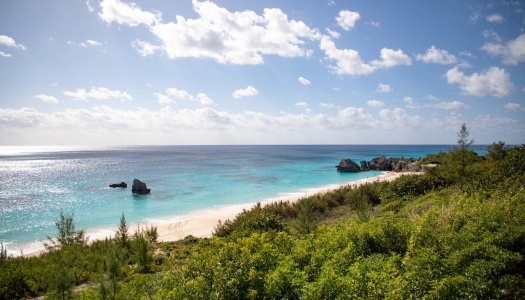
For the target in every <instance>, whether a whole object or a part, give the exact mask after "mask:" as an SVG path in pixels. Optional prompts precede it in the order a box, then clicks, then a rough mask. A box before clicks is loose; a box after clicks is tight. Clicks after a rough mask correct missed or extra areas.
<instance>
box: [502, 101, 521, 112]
mask: <svg viewBox="0 0 525 300" xmlns="http://www.w3.org/2000/svg"><path fill="white" fill-rule="evenodd" d="M503 107H505V108H506V109H510V110H514V111H521V112H525V107H521V104H519V103H513V102H509V103H507V104H505V105H504V106H503Z"/></svg>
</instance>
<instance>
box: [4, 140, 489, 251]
mask: <svg viewBox="0 0 525 300" xmlns="http://www.w3.org/2000/svg"><path fill="white" fill-rule="evenodd" d="M451 147H452V146H448V145H424V146H420V145H419V146H416V145H402V146H400V145H396V146H389V145H381V146H377V145H374V146H369V145H368V146H367V145H359V146H351V145H346V146H345V145H337V146H324V145H323V146H125V147H96V148H93V147H90V148H88V147H0V182H2V184H1V185H0V222H1V223H0V241H3V242H4V244H6V245H7V247H8V249H9V251H10V253H18V252H19V251H20V248H22V249H25V251H26V252H27V251H31V249H28V247H29V248H30V247H31V243H34V242H35V241H39V240H43V239H45V235H52V234H54V233H55V231H56V229H55V225H54V220H55V219H56V217H57V216H58V214H59V212H60V210H64V211H65V212H72V213H74V219H75V223H76V225H77V227H78V228H86V229H93V228H104V227H106V228H107V227H114V226H116V225H117V224H118V222H119V218H120V216H121V215H122V213H124V214H125V216H126V219H127V220H128V222H130V223H136V222H141V221H147V220H153V219H162V218H167V217H170V216H177V215H182V214H185V213H188V212H192V211H198V210H201V209H206V208H212V207H219V206H227V205H236V204H243V203H251V202H255V201H263V200H265V199H269V198H279V197H283V198H284V197H285V196H287V195H289V194H290V193H296V194H301V193H303V194H304V192H305V189H306V188H318V187H323V186H326V185H330V184H340V183H345V182H350V181H354V180H359V179H363V178H366V177H372V176H376V175H379V174H381V172H361V173H338V172H336V170H335V166H336V165H337V164H338V163H339V161H340V160H341V159H343V158H351V159H353V160H355V161H357V162H359V161H360V160H370V159H372V158H373V157H377V156H380V155H385V156H387V157H400V156H404V157H406V158H410V157H415V158H417V157H423V156H424V155H426V154H427V153H437V152H439V151H447V150H449V149H450V148H451ZM474 149H475V150H476V151H477V152H478V153H479V154H484V152H485V151H484V149H485V147H484V146H476V147H475V148H474ZM135 178H137V179H140V180H142V181H143V182H145V183H146V184H147V186H148V188H151V190H152V191H151V194H149V195H143V196H135V195H132V193H131V185H132V182H133V179H135ZM121 181H125V182H126V183H127V184H128V188H127V189H119V188H117V189H112V188H109V187H108V185H109V184H112V183H120V182H121Z"/></svg>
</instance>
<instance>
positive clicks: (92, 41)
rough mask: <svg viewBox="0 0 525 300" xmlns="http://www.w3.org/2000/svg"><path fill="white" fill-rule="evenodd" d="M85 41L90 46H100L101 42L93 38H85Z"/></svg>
mask: <svg viewBox="0 0 525 300" xmlns="http://www.w3.org/2000/svg"><path fill="white" fill-rule="evenodd" d="M86 43H88V44H89V45H91V46H101V45H102V43H100V42H97V41H94V40H87V41H86Z"/></svg>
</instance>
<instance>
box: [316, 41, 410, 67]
mask: <svg viewBox="0 0 525 300" xmlns="http://www.w3.org/2000/svg"><path fill="white" fill-rule="evenodd" d="M319 48H321V50H323V51H325V54H326V57H325V58H326V59H328V60H331V61H335V63H336V64H335V65H329V66H328V67H329V68H330V69H331V70H332V72H334V73H336V74H339V75H369V74H371V73H373V72H374V71H375V70H376V69H378V68H389V67H393V66H396V65H401V64H406V65H410V64H411V63H412V60H411V59H410V57H408V55H406V54H404V53H403V51H401V50H397V51H394V50H392V49H387V48H383V49H381V60H374V61H372V62H370V64H367V63H365V62H364V61H363V60H362V59H361V57H360V56H359V53H358V52H357V51H355V50H352V49H342V50H341V49H337V48H336V46H335V43H334V42H333V41H332V40H331V39H330V38H329V37H328V36H323V37H322V38H321V43H320V44H319Z"/></svg>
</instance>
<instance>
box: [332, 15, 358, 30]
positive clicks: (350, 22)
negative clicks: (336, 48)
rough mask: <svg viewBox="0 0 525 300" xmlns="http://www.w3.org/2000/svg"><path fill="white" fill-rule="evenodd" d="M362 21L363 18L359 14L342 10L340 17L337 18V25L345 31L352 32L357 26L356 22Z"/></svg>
mask: <svg viewBox="0 0 525 300" xmlns="http://www.w3.org/2000/svg"><path fill="white" fill-rule="evenodd" d="M359 19H361V16H360V15H359V13H358V12H354V11H349V10H342V11H340V12H339V16H338V17H336V18H335V20H336V21H337V25H339V26H340V27H341V28H343V29H344V30H347V31H348V30H350V29H352V28H353V27H354V26H355V22H357V20H359Z"/></svg>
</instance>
